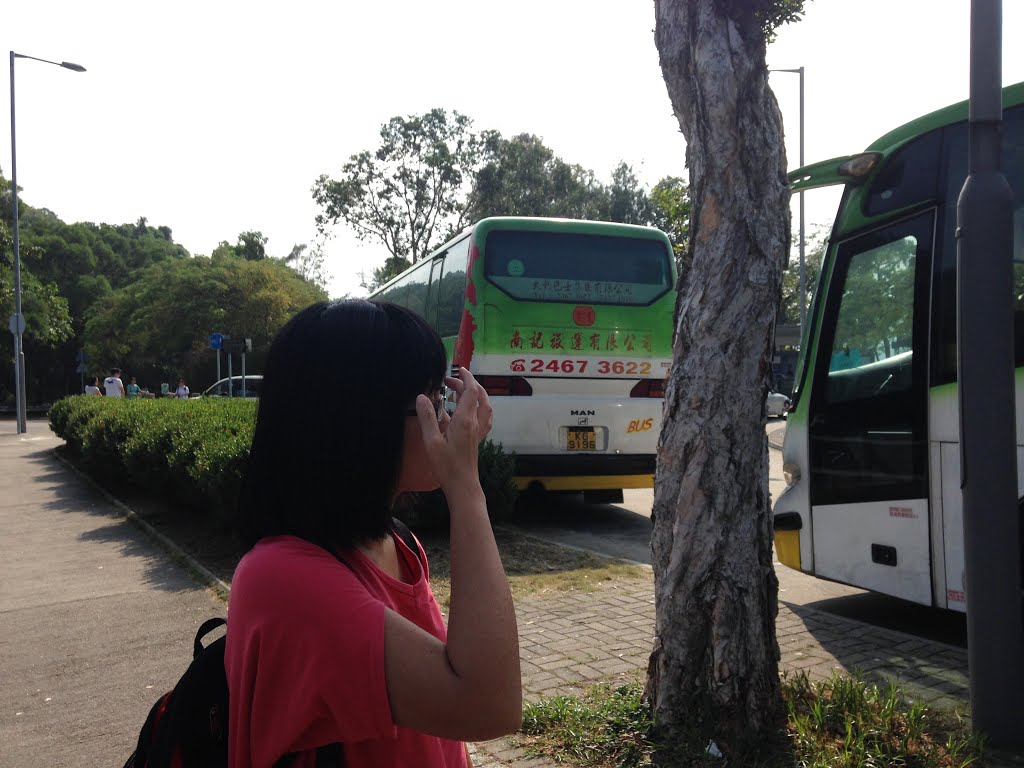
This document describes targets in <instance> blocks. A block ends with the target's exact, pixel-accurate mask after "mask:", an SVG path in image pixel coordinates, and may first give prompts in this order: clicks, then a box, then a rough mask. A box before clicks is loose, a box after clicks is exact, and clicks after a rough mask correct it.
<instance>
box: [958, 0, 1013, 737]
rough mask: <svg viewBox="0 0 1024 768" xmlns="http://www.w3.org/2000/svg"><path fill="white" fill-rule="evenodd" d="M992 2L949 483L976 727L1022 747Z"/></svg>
mask: <svg viewBox="0 0 1024 768" xmlns="http://www.w3.org/2000/svg"><path fill="white" fill-rule="evenodd" d="M1001 33H1002V3H1001V0H972V3H971V94H970V95H971V100H970V118H969V125H968V129H969V133H968V135H969V145H970V151H969V164H968V176H967V180H966V181H965V183H964V186H963V189H962V191H961V192H960V199H959V201H958V203H957V275H958V278H957V279H958V286H957V301H958V307H957V309H958V312H957V314H958V323H959V324H958V329H957V330H958V337H957V352H958V371H957V374H958V379H959V397H960V472H961V477H960V486H961V490H962V492H963V518H964V559H965V565H966V577H965V580H966V584H967V600H968V603H967V639H968V644H967V655H968V661H969V664H970V684H971V713H972V722H973V726H974V728H975V730H977V731H979V732H983V733H985V734H987V735H988V738H989V743H990V744H991V745H992V746H993V747H995V748H998V749H1020V748H1024V728H1021V723H1024V696H1022V695H1021V691H1022V690H1024V658H1022V657H1024V653H1022V649H1024V617H1022V597H1024V579H1022V573H1021V534H1020V525H1021V522H1020V515H1019V513H1018V511H1017V462H1016V451H1017V445H1016V437H1017V436H1016V416H1015V408H1014V352H1013V297H1012V288H1013V253H1012V244H1013V192H1012V191H1011V190H1010V187H1009V185H1008V184H1007V182H1006V177H1005V176H1004V175H1003V173H1002V170H1001V154H1002V151H1001V143H1002V124H1003V116H1002V89H1001V81H1002V70H1001V56H1002V34H1001Z"/></svg>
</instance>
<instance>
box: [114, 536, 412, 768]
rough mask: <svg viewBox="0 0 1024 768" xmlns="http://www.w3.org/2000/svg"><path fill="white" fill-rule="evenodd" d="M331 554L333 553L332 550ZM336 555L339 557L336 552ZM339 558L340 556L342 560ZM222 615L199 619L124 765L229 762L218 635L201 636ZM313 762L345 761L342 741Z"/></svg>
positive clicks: (185, 767) (207, 766)
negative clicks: (178, 671)
mask: <svg viewBox="0 0 1024 768" xmlns="http://www.w3.org/2000/svg"><path fill="white" fill-rule="evenodd" d="M392 527H393V529H394V531H395V533H397V534H398V535H399V537H401V539H402V541H404V542H405V543H406V545H407V546H408V547H409V549H411V550H412V551H413V552H415V553H416V555H417V556H418V557H420V559H421V560H422V554H421V553H420V550H419V547H418V546H417V544H416V539H415V538H414V537H413V535H412V532H411V531H410V530H409V529H408V528H407V527H406V526H405V524H404V523H402V521H400V520H398V519H397V518H395V519H393V520H392ZM332 554H333V553H332ZM338 559H339V560H341V558H340V557H339V558H338ZM341 562H344V560H341ZM226 625H227V619H222V618H214V619H208V620H207V621H205V622H203V624H202V626H200V627H199V630H198V631H197V632H196V639H195V642H194V645H193V652H192V663H191V664H189V666H188V669H187V670H185V674H184V675H182V676H181V679H180V680H178V683H177V685H175V686H174V688H172V689H171V690H170V691H168V692H167V693H165V694H164V695H163V696H161V697H160V698H159V699H158V700H157V702H156V703H155V704H154V705H153V707H152V709H150V710H149V715H148V716H147V717H146V722H145V723H143V725H142V730H141V731H139V740H138V744H137V745H136V747H135V751H134V752H133V753H132V755H131V757H129V758H128V762H126V763H125V764H124V768H223V767H224V766H227V764H228V679H227V675H226V673H225V672H224V647H225V645H226V641H227V637H226V636H222V637H219V638H217V639H216V640H214V641H213V642H212V643H210V644H209V645H206V646H204V645H203V638H205V637H206V636H207V635H208V634H209V633H210V632H213V631H214V630H216V629H217V628H218V627H221V626H226ZM294 759H295V755H294V754H288V755H285V756H284V757H282V758H281V759H280V760H278V761H277V762H276V763H275V764H274V768H286V766H288V765H290V764H291V762H292V761H293V760H294ZM316 764H317V766H318V768H329V767H331V768H333V767H334V766H338V767H339V768H340V766H342V765H344V755H343V752H342V746H341V744H328V745H327V746H324V747H320V748H319V749H318V750H317V752H316Z"/></svg>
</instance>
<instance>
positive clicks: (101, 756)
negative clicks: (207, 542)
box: [0, 421, 226, 768]
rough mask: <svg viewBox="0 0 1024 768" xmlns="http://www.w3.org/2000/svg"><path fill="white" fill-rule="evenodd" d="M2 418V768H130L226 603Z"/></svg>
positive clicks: (44, 445)
mask: <svg viewBox="0 0 1024 768" xmlns="http://www.w3.org/2000/svg"><path fill="white" fill-rule="evenodd" d="M58 444H59V441H58V440H57V439H56V438H55V437H54V436H53V435H52V433H51V432H50V430H49V428H48V426H47V424H46V423H45V422H40V421H30V422H29V432H28V436H27V437H19V436H18V435H16V434H14V423H13V422H12V421H0V624H2V629H0V675H2V678H3V684H2V685H0V765H2V766H5V767H6V766H11V768H35V767H36V766H39V767H40V768H42V766H48V767H49V766H96V767H97V768H100V767H101V766H114V767H115V768H119V766H121V765H123V764H124V761H125V760H126V759H127V757H128V755H129V754H130V753H131V751H132V749H133V748H134V740H135V738H137V736H138V729H139V727H140V726H141V725H142V721H143V720H144V719H145V716H146V714H147V712H148V711H149V708H150V707H151V706H152V704H153V702H154V701H155V700H156V698H157V696H159V695H160V694H161V693H163V692H164V691H166V690H167V689H169V688H170V687H171V686H172V685H173V684H174V683H175V682H176V681H177V679H178V677H179V676H180V675H181V673H182V671H183V670H184V669H185V667H186V666H187V665H188V661H189V659H190V658H191V654H192V650H191V645H192V639H193V636H194V634H195V629H196V628H198V626H199V624H200V623H201V622H202V621H203V620H204V619H206V618H209V617H210V616H218V615H220V616H223V615H224V612H225V609H226V606H225V604H224V603H223V602H222V601H220V600H218V599H217V598H216V597H215V596H214V594H213V592H212V591H210V590H209V589H207V588H206V587H205V586H203V585H200V584H198V583H197V582H196V581H195V580H194V579H193V578H192V577H191V576H189V574H188V573H186V572H185V571H184V570H182V569H181V568H180V567H178V566H177V565H175V564H174V562H173V561H172V560H171V559H170V558H169V557H168V555H167V553H166V552H165V551H163V550H161V549H159V548H157V547H156V546H154V545H153V544H152V543H151V542H150V541H149V540H148V539H147V538H146V537H145V536H144V535H143V534H142V533H141V532H140V530H139V529H138V528H136V527H135V526H134V525H132V524H131V523H129V522H127V521H126V520H125V519H124V517H123V515H122V514H121V512H120V511H119V510H118V509H117V508H116V507H115V506H114V505H113V504H111V503H110V502H109V501H108V500H107V499H106V498H105V497H104V496H103V495H101V494H100V493H98V492H96V491H94V490H93V489H92V488H91V487H90V486H89V485H87V484H86V483H85V482H83V481H82V480H80V479H79V478H78V477H77V476H76V475H75V474H74V473H73V472H71V471H70V470H69V469H67V468H66V467H65V465H64V464H63V463H61V462H60V461H59V460H58V459H57V458H56V457H55V456H54V455H53V448H54V447H55V446H56V445H58Z"/></svg>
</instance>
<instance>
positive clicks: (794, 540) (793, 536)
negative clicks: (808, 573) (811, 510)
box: [773, 512, 803, 571]
mask: <svg viewBox="0 0 1024 768" xmlns="http://www.w3.org/2000/svg"><path fill="white" fill-rule="evenodd" d="M773 523H774V528H775V556H776V557H778V558H779V562H780V563H782V564H783V565H785V566H786V567H787V568H792V569H793V570H795V571H799V570H800V531H801V529H802V528H803V519H802V518H801V517H800V515H799V514H798V513H796V512H783V513H781V514H777V515H775V517H774V521H773Z"/></svg>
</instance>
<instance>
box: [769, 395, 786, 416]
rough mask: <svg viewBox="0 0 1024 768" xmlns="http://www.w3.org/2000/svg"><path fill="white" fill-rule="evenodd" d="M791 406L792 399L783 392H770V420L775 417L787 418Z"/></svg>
mask: <svg viewBox="0 0 1024 768" xmlns="http://www.w3.org/2000/svg"><path fill="white" fill-rule="evenodd" d="M790 404H791V402H790V399H789V398H788V397H786V396H785V395H784V394H782V393H781V392H769V393H768V402H767V405H766V409H767V411H768V418H771V417H773V416H782V417H785V415H786V413H787V412H788V411H789V406H790Z"/></svg>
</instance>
